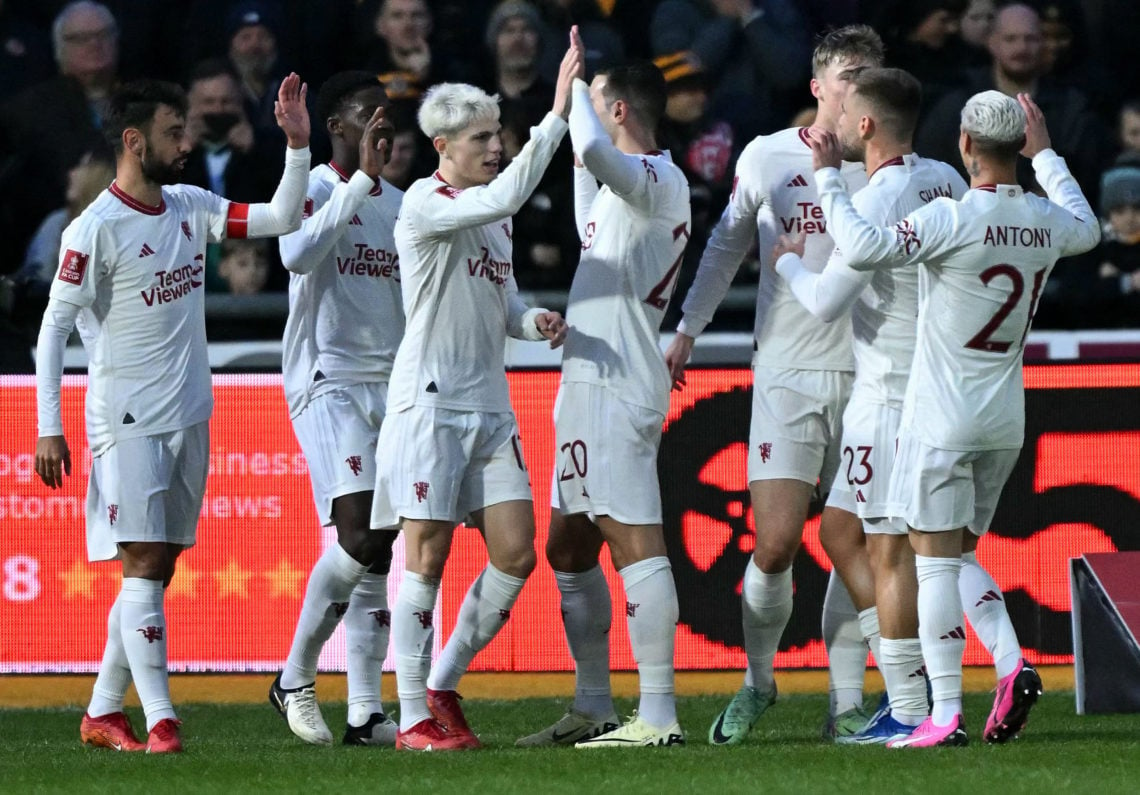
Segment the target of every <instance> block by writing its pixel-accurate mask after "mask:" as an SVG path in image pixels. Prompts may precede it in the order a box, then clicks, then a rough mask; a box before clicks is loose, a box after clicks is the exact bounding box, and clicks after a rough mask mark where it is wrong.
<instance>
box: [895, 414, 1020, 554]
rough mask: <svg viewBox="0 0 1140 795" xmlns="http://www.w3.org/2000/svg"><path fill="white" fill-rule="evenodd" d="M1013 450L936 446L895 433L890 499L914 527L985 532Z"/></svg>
mask: <svg viewBox="0 0 1140 795" xmlns="http://www.w3.org/2000/svg"><path fill="white" fill-rule="evenodd" d="M1020 452H1021V451H1020V450H1019V449H1016V450H1014V449H1006V450H968V451H961V450H940V449H938V448H936V447H930V446H929V445H927V444H925V443H923V442H922V441H920V440H919V439H918V438H917V437H916V436H915V435H914V434H913V433H911V432H908V431H906V430H905V429H904V430H901V431H900V432H899V447H898V452H897V453H896V454H895V468H894V472H893V473H892V476H891V488H890V497H889V499H890V502H891V503H892V504H896V505H898V506H899V507H900V509H901V513H902V518H904V519H905V520H906V523H907V524H908V525H910V526H911V527H913V528H914V529H915V530H923V531H925V532H928V533H930V532H939V531H945V530H956V529H958V528H959V527H965V528H967V529H969V531H970V532H971V533H973V534H974V535H977V536H981V535H983V534H985V532H986V531H987V530H989V528H990V522H991V521H993V518H994V512H995V511H996V510H997V504H998V498H999V497H1001V490H1002V488H1004V487H1005V482H1006V480H1008V479H1009V475H1010V473H1011V472H1012V471H1013V467H1014V465H1015V464H1016V463H1017V457H1018V454H1019V453H1020Z"/></svg>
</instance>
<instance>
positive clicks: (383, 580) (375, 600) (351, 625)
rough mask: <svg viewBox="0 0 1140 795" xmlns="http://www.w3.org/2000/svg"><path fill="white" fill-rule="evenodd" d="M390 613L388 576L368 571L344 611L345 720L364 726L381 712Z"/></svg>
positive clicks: (354, 590) (351, 723)
mask: <svg viewBox="0 0 1140 795" xmlns="http://www.w3.org/2000/svg"><path fill="white" fill-rule="evenodd" d="M391 629H392V614H391V613H390V612H389V611H388V575H387V574H371V573H367V574H365V575H364V577H362V578H361V580H360V582H358V583H357V584H356V587H355V588H353V589H352V596H350V597H349V599H348V612H347V613H345V614H344V637H345V641H346V644H347V646H348V666H347V667H348V723H349V725H350V726H363V725H364V724H365V723H367V722H368V719H369V718H370V717H372V713H374V712H383V711H384V706H383V704H382V703H381V700H380V678H381V671H382V670H383V668H384V658H385V657H387V656H388V635H389V633H390V631H391Z"/></svg>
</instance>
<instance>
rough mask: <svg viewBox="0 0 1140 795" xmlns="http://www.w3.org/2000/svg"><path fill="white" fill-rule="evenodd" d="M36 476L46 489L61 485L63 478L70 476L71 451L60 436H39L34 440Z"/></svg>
mask: <svg viewBox="0 0 1140 795" xmlns="http://www.w3.org/2000/svg"><path fill="white" fill-rule="evenodd" d="M36 474H37V475H39V476H40V480H42V481H43V482H44V483H45V484H46V485H47V487H48V488H50V489H57V488H59V487H60V486H62V485H63V476H64V475H70V474H71V451H70V450H69V449H67V440H66V439H64V438H63V437H62V436H41V437H40V438H39V439H37V440H36Z"/></svg>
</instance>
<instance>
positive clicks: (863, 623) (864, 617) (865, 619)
mask: <svg viewBox="0 0 1140 795" xmlns="http://www.w3.org/2000/svg"><path fill="white" fill-rule="evenodd" d="M859 629H860V630H862V632H863V637H864V638H873V637H874V636H876V635H878V634H879V608H877V607H868V608H867V609H866V610H860V611H859Z"/></svg>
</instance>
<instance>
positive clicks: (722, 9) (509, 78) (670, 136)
mask: <svg viewBox="0 0 1140 795" xmlns="http://www.w3.org/2000/svg"><path fill="white" fill-rule="evenodd" d="M860 21H861V22H868V23H870V24H872V25H873V26H874V27H875V28H876V30H878V31H879V33H880V34H881V35H882V37H883V39H884V42H885V43H886V47H887V62H888V63H887V65H889V66H898V67H901V68H904V69H907V70H908V71H910V72H911V73H913V74H914V75H916V76H917V77H918V78H919V79H920V80H921V81H922V83H923V87H924V98H923V108H922V117H921V121H920V124H919V129H918V134H917V137H916V150H917V151H918V153H919V154H922V155H926V156H928V157H935V158H938V159H941V160H945V161H947V162H949V163H951V164H953V165H956V166H960V163H959V158H958V155H957V131H958V114H959V111H960V109H961V107H962V105H963V103H964V102H965V100H966V98H968V97H969V96H970V95H972V94H974V93H976V92H978V91H981V90H984V89H989V88H996V89H998V90H1000V91H1003V92H1005V93H1008V94H1014V93H1016V92H1019V91H1027V92H1029V93H1030V94H1032V95H1033V97H1034V99H1035V100H1036V101H1037V103H1038V104H1039V105H1040V106H1041V108H1042V109H1043V110H1044V112H1045V114H1046V118H1047V120H1048V123H1049V128H1050V133H1051V134H1052V137H1053V141H1054V144H1055V147H1056V149H1057V150H1058V152H1060V154H1061V155H1063V156H1064V157H1065V158H1066V159H1067V161H1068V162H1069V165H1070V168H1071V169H1072V171H1073V173H1074V175H1075V176H1076V177H1077V179H1078V180H1079V181H1080V183H1081V185H1082V187H1083V188H1084V190H1085V193H1086V195H1088V197H1089V199H1090V201H1091V202H1092V204H1093V206H1094V207H1096V208H1097V209H1098V210H1099V212H1100V214H1101V216H1102V218H1103V223H1104V225H1105V231H1106V234H1105V236H1104V242H1103V243H1102V245H1101V246H1100V247H1099V248H1098V249H1097V250H1096V251H1094V252H1092V253H1090V254H1089V255H1088V256H1087V257H1085V258H1082V259H1081V260H1080V261H1071V262H1062V263H1061V264H1060V265H1059V266H1058V270H1057V274H1056V276H1055V277H1054V278H1053V279H1051V280H1050V282H1049V289H1048V290H1047V293H1046V295H1045V296H1043V298H1042V301H1041V308H1040V310H1039V314H1038V321H1037V323H1036V327H1037V328H1043V327H1052V328H1080V327H1098V328H1106V327H1130V326H1134V325H1137V319H1140V313H1138V312H1137V309H1140V67H1138V65H1137V63H1138V61H1140V57H1138V55H1137V53H1136V42H1137V41H1138V40H1140V3H1138V2H1136V0H1027V1H1026V2H1016V3H1009V2H1000V1H999V0H863V1H862V2H860V0H504V1H503V2H496V0H185V1H184V2H176V3H172V2H162V3H160V2H153V1H152V0H106V2H104V3H96V2H90V1H89V0H80V1H79V2H70V3H69V2H64V0H39V1H38V2H35V3H33V2H30V0H22V2H13V1H12V0H0V184H2V187H3V190H4V194H5V196H7V197H8V198H7V199H6V200H5V201H4V203H3V205H2V206H0V234H2V235H3V239H4V241H5V245H4V246H3V247H0V275H2V278H3V281H2V285H3V286H2V288H0V290H2V292H0V338H12V337H17V338H19V337H20V336H21V335H22V336H23V338H24V339H27V340H31V339H32V338H34V334H35V330H36V328H37V327H38V322H39V316H38V315H39V313H40V312H42V308H43V302H44V300H46V292H47V289H48V287H49V285H50V280H51V277H52V274H53V272H54V269H55V265H56V257H57V255H58V244H59V238H60V233H61V232H62V230H63V228H64V227H65V226H66V225H67V223H68V222H69V221H70V219H72V218H74V217H75V216H76V215H77V214H78V213H79V212H80V211H81V210H82V209H83V208H84V207H86V205H87V203H88V202H90V201H91V200H92V199H93V198H94V196H96V195H97V194H98V192H99V191H100V190H102V189H103V188H105V187H106V185H107V184H109V182H110V180H111V178H112V177H113V174H114V167H113V163H112V159H111V151H110V147H109V146H108V145H107V143H106V142H105V141H104V140H103V138H102V135H101V131H100V127H101V121H102V117H103V114H104V112H105V104H106V99H107V96H108V92H109V91H110V90H111V89H112V87H113V86H114V85H115V84H116V83H117V82H118V81H121V80H128V79H131V78H135V77H141V76H146V77H155V78H162V79H167V80H172V81H175V82H178V83H180V84H181V85H183V86H184V87H185V88H186V89H187V92H188V96H189V113H188V118H187V126H188V129H189V133H190V136H191V138H192V140H193V146H194V149H193V152H192V155H191V157H190V160H189V162H188V163H187V166H186V172H185V177H184V181H185V182H189V183H193V184H196V185H200V186H203V187H206V188H209V189H211V190H214V191H216V192H218V193H221V194H222V195H225V196H226V197H228V198H231V199H234V200H237V201H251V202H255V201H267V200H268V199H269V198H270V197H271V195H272V193H273V190H274V188H275V187H276V185H277V182H278V180H279V178H280V175H281V169H282V154H281V153H282V148H283V143H284V142H283V139H282V138H281V135H280V132H279V130H278V129H277V126H276V124H275V123H274V119H273V100H274V97H275V96H276V92H277V87H278V85H279V81H280V80H281V78H282V77H284V76H285V75H287V74H288V73H289V72H290V71H296V72H297V73H298V74H300V75H301V76H302V78H303V79H304V80H305V81H307V82H308V84H309V85H310V87H311V91H310V94H309V96H310V98H311V99H312V98H315V96H316V93H317V89H318V88H319V87H320V85H321V83H322V82H323V81H324V80H325V79H326V78H327V77H329V76H330V75H332V74H333V73H335V72H337V71H339V70H342V69H347V68H364V69H369V70H374V71H375V72H376V74H377V76H378V79H379V80H380V81H381V83H382V84H383V85H384V86H385V88H386V90H387V92H388V94H389V96H390V98H391V100H392V109H391V112H390V116H391V118H392V119H393V121H394V123H395V125H396V128H397V136H396V139H395V143H394V146H393V153H392V158H391V162H390V163H389V164H388V166H387V167H386V170H385V173H384V177H385V178H386V179H387V180H388V181H389V182H391V183H392V184H394V185H396V186H397V187H400V188H404V187H407V185H409V184H410V183H411V182H412V181H413V180H415V179H417V178H419V177H421V176H426V175H428V174H430V173H431V172H432V170H433V169H434V166H435V163H434V159H433V157H432V152H431V149H430V144H429V142H428V141H427V139H426V138H425V137H424V136H423V135H422V134H421V133H420V132H419V130H418V129H417V128H416V121H415V113H416V108H417V103H418V100H419V98H420V96H421V95H422V93H423V91H424V90H425V89H426V88H427V87H428V86H430V85H432V84H434V83H437V82H441V81H462V82H468V83H474V84H476V85H479V86H480V87H482V88H484V89H487V90H488V91H492V92H495V93H497V94H498V95H499V97H500V98H501V107H502V125H503V140H504V147H505V149H506V152H507V154H508V155H511V154H513V153H516V152H517V151H518V149H519V148H520V147H521V146H522V145H523V144H524V143H525V142H526V140H527V137H528V134H529V133H528V130H529V128H530V126H531V125H533V124H535V123H536V122H537V121H538V120H539V119H541V117H542V116H543V114H544V113H545V112H546V110H547V109H548V108H549V107H550V105H551V101H552V98H553V92H554V83H553V77H554V75H555V73H556V70H557V66H558V58H559V57H560V54H561V53H562V51H563V50H564V38H565V35H566V31H567V30H568V29H569V26H570V25H571V24H577V25H578V26H579V28H580V29H581V31H582V37H583V39H584V41H585V43H586V46H587V49H588V52H587V69H588V71H591V72H592V70H593V69H594V68H596V67H598V66H599V65H602V64H607V63H613V62H618V61H621V60H623V59H626V58H648V59H652V60H654V61H655V63H656V64H657V65H658V67H659V68H661V70H662V72H663V73H664V75H665V78H666V81H667V83H668V86H669V91H670V93H669V102H668V108H667V113H666V116H667V118H666V120H665V121H664V123H663V129H662V130H660V134H659V138H658V140H659V141H660V142H661V143H662V144H663V146H666V147H667V148H668V149H669V150H670V151H671V153H672V156H673V158H674V160H675V161H676V162H677V163H678V164H679V165H680V166H681V167H682V168H683V169H684V171H685V173H686V174H687V176H688V178H689V182H690V185H691V190H692V209H693V224H694V235H693V237H692V242H691V243H690V245H689V249H688V253H687V255H686V263H685V271H684V272H683V274H682V279H681V285H680V289H679V290H678V292H677V295H678V296H681V297H683V295H684V290H685V287H686V284H687V281H688V280H691V277H692V273H693V272H694V271H695V268H696V264H697V262H698V260H699V258H700V254H701V251H702V250H703V248H704V240H705V238H706V236H707V234H708V230H709V229H710V227H711V225H712V224H714V223H715V222H716V219H717V217H718V216H719V214H720V212H721V210H722V209H723V207H724V205H725V203H726V201H727V197H728V191H729V190H730V188H731V185H732V177H733V170H734V167H735V161H736V157H737V155H738V154H739V153H740V151H741V149H743V147H744V145H745V144H746V143H748V142H749V141H750V140H751V139H752V138H754V137H755V136H757V135H763V134H767V133H771V132H774V131H776V130H779V129H782V128H784V127H787V126H790V125H806V124H810V123H811V120H812V115H811V111H810V110H806V109H808V108H811V107H814V101H813V99H812V97H811V94H810V88H809V86H810V80H811V52H812V47H813V45H814V41H815V39H816V37H817V36H818V35H819V34H820V33H821V32H823V31H825V30H827V29H828V28H831V27H836V26H840V25H845V24H849V23H852V22H860ZM313 128H314V141H313V156H314V163H315V162H319V161H320V160H321V159H327V157H328V154H329V151H328V142H327V138H325V137H323V136H322V134H321V133H322V132H323V123H321V122H320V121H319V120H314V124H313ZM571 161H572V155H571V153H570V151H569V144H568V142H567V144H564V151H562V152H561V153H560V155H559V157H558V158H556V160H555V162H554V163H553V164H552V166H551V168H550V169H549V170H548V172H547V176H546V177H545V179H544V180H543V182H542V184H541V185H540V186H539V187H538V189H537V190H536V191H535V192H534V194H533V195H532V196H531V198H530V200H529V201H528V202H527V204H526V205H525V206H524V207H523V209H522V210H521V211H520V213H519V215H518V217H517V218H516V222H515V230H516V235H515V239H514V244H515V262H514V266H515V273H516V277H517V279H518V282H519V285H520V287H521V288H523V289H532V290H560V289H566V288H568V287H569V285H570V281H571V278H572V276H573V272H574V268H575V266H576V263H577V252H578V250H579V243H578V240H577V236H576V232H575V229H574V224H573V217H572V216H573V195H572V185H573V183H572V179H571ZM1024 179H1025V180H1026V187H1030V188H1032V187H1033V185H1032V173H1031V169H1027V170H1026V173H1025V175H1024ZM755 267H756V266H755V264H754V262H753V263H752V264H747V265H746V266H745V267H743V268H742V269H741V272H740V274H739V275H738V277H737V278H738V280H739V281H742V282H748V281H749V280H752V281H754V280H755V278H756V271H755ZM208 273H209V279H208V282H207V288H208V289H209V290H212V291H216V292H229V293H234V294H247V293H255V292H261V291H280V290H283V289H285V288H286V286H287V280H286V273H285V271H284V270H283V268H282V267H281V266H280V263H279V260H278V259H277V252H276V250H275V246H272V245H268V246H267V245H263V244H261V245H259V244H253V243H246V242H244V241H235V242H232V243H229V244H227V245H225V246H217V247H215V249H214V250H212V251H211V254H210V262H209V270H208ZM677 303H679V300H678V302H677ZM746 315H747V316H746V317H745V320H744V322H745V323H746V325H747V326H750V324H751V313H750V312H749V313H746ZM666 323H667V327H668V324H669V321H668V320H667V321H666ZM7 347H10V346H7V345H4V346H0V348H7ZM3 355H4V354H0V356H3ZM21 359H22V360H23V359H26V357H21ZM3 369H5V364H4V363H3V361H0V370H3Z"/></svg>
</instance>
